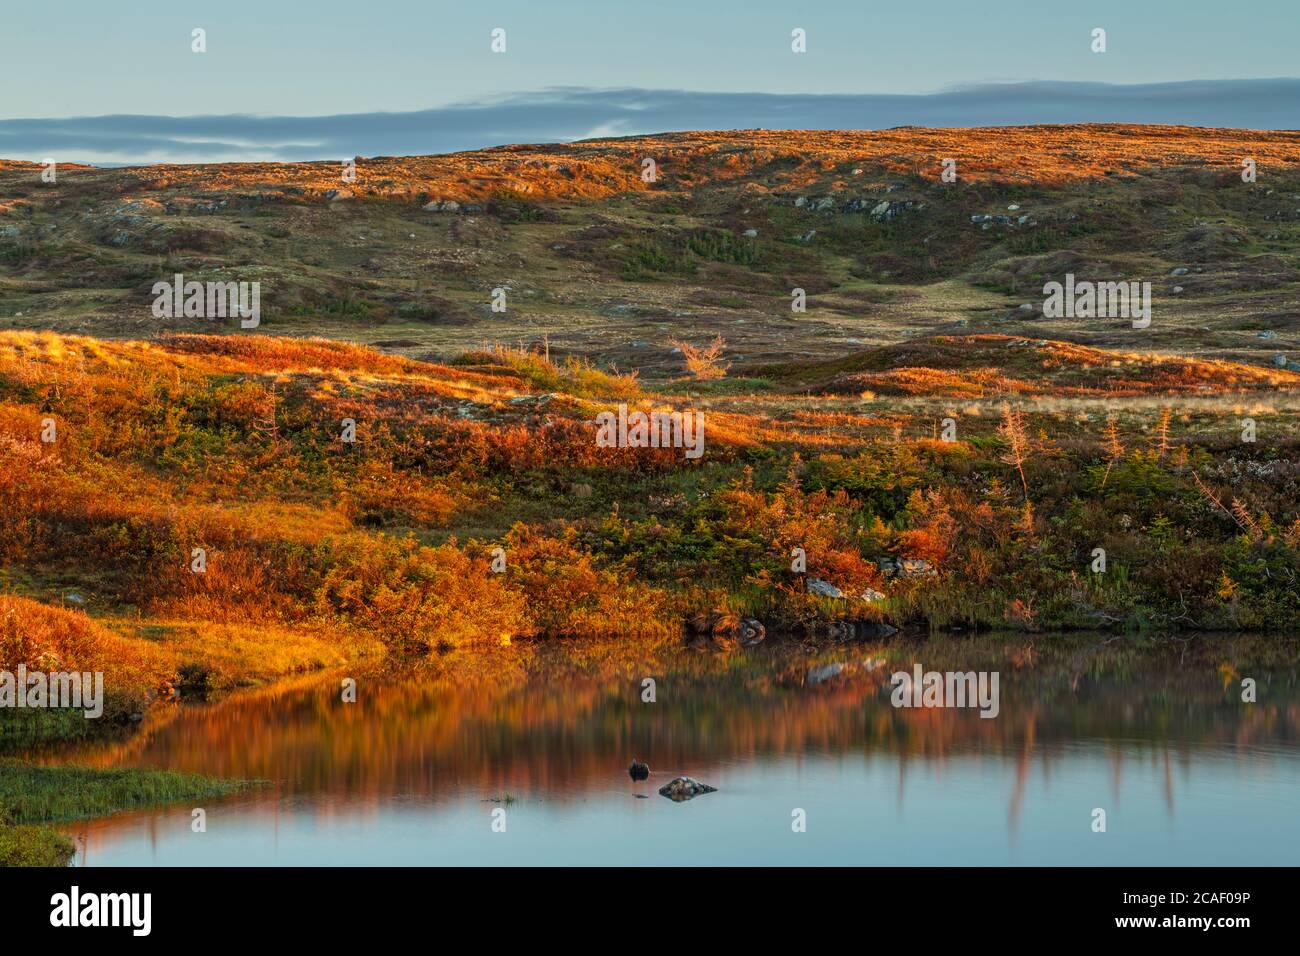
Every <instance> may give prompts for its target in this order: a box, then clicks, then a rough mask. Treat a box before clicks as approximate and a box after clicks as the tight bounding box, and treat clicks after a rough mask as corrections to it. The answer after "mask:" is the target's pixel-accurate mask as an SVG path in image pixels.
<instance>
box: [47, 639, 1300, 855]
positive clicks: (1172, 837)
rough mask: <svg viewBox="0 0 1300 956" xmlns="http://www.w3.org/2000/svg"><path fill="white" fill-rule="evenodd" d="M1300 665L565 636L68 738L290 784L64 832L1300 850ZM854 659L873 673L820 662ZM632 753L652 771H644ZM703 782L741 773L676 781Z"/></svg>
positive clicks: (956, 851) (104, 847)
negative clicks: (694, 786)
mask: <svg viewBox="0 0 1300 956" xmlns="http://www.w3.org/2000/svg"><path fill="white" fill-rule="evenodd" d="M769 644H772V642H769ZM575 658H577V659H581V660H582V663H581V666H579V665H577V664H575V663H573V661H574V660H575ZM1296 660H1297V655H1296V647H1295V643H1294V642H1281V641H1277V640H1276V639H1274V640H1272V641H1269V640H1265V639H1254V640H1247V639H1244V638H1241V639H1237V638H1231V637H1215V638H1198V639H1197V640H1195V641H1191V642H1185V643H1180V642H1172V641H1168V642H1149V643H1146V644H1142V645H1135V644H1133V643H1132V642H1129V641H1127V640H1125V641H1119V642H1116V641H1111V642H1109V643H1107V642H1106V641H1105V640H1104V639H1101V638H1095V637H1094V638H1087V637H1084V638H1071V639H1069V640H1068V641H1067V640H1065V639H1063V638H1054V637H1047V638H1043V637H1039V638H1037V639H1036V643H1026V641H1025V640H1023V639H1022V640H1020V641H1019V642H1018V643H1016V644H1014V645H1008V644H1007V643H1006V642H1005V641H1003V642H1000V643H999V642H997V641H988V642H980V643H976V642H965V643H962V644H957V643H950V644H935V643H930V644H904V645H893V646H887V647H881V646H875V647H870V648H867V647H863V646H850V647H846V648H840V649H838V650H836V651H825V650H823V651H820V652H818V653H816V654H815V656H814V655H813V654H810V653H808V652H805V651H803V650H801V649H799V648H797V647H792V646H784V647H782V646H767V647H761V648H757V649H754V650H752V651H746V652H743V653H742V654H740V655H736V656H731V657H719V656H715V655H711V654H703V655H701V654H695V655H690V654H677V655H670V656H668V657H667V658H660V659H658V660H655V661H653V662H649V663H645V662H642V663H638V664H635V665H633V664H629V663H626V662H610V661H599V662H595V663H593V661H591V660H588V659H583V658H582V657H581V655H575V654H573V653H572V651H571V649H563V650H557V651H554V652H552V651H547V652H543V653H534V654H533V655H532V656H531V657H530V658H529V659H527V660H525V661H515V662H512V664H511V666H510V667H508V668H506V669H505V671H506V675H507V676H502V675H501V674H497V676H494V677H493V678H492V679H490V680H488V679H484V678H483V677H481V676H477V677H473V678H465V677H463V676H461V677H457V676H454V675H452V676H449V675H447V674H435V673H431V672H428V671H416V672H412V673H409V674H406V675H405V676H402V677H389V678H384V679H381V678H378V677H361V678H360V679H359V680H358V700H357V702H356V703H344V702H342V701H341V700H340V696H341V695H340V692H339V687H340V682H339V676H338V675H329V676H322V677H317V678H311V679H303V680H300V681H298V682H297V683H296V684H294V685H292V686H286V687H280V688H276V689H271V690H265V691H255V692H244V693H241V694H236V695H234V696H231V697H229V698H227V699H226V700H224V701H221V702H218V703H212V704H202V705H187V706H185V707H182V708H177V710H176V713H175V714H174V715H172V716H171V718H170V719H168V720H165V721H162V722H160V723H158V724H157V725H155V726H152V727H147V728H146V729H145V730H144V731H143V732H142V733H140V734H139V735H137V736H136V737H134V738H132V739H131V740H129V741H127V742H126V743H118V744H114V745H101V746H98V747H95V748H90V749H85V750H81V751H79V752H76V753H73V754H70V755H64V756H62V757H60V759H70V760H74V761H76V762H81V763H91V764H94V765H97V766H139V767H162V768H170V769H180V770H189V771H196V772H202V773H208V774H213V775H218V776H232V777H243V778H256V779H261V780H266V781H268V783H267V785H266V786H264V787H261V788H259V789H255V790H253V791H249V792H245V793H242V794H239V795H236V796H233V797H228V798H223V799H214V800H209V801H206V802H204V804H203V806H204V809H205V810H206V814H207V830H206V832H202V833H195V832H193V831H192V829H191V810H192V809H193V808H192V807H191V806H189V805H182V806H170V807H164V808H159V809H156V810H150V811H144V812H135V813H128V814H120V815H117V816H113V817H109V818H105V819H101V820H93V821H89V822H78V823H75V824H69V825H67V826H65V827H64V829H65V830H66V832H68V833H69V834H71V835H73V836H74V837H75V838H76V841H77V846H78V853H77V859H76V863H77V864H78V865H83V866H105V865H199V866H213V865H234V864H252V865H276V864H304V865H317V864H319V865H388V864H410V865H438V864H444V865H445V864H451V865H506V864H525V865H547V864H626V865H645V864H651V865H661V864H665V865H700V864H741V865H744V864H794V865H801V864H861V865H872V866H877V865H926V864H957V865H965V864H984V865H987V864H995V865H996V864H1030V865H1033V864H1058V865H1059V864H1069V865H1092V864H1144V865H1152V864H1154V865H1162V864H1186V865H1216V864H1242V865H1295V864H1296V863H1300V812H1297V811H1300V683H1298V682H1297V674H1296ZM916 661H920V662H922V663H923V664H924V665H925V666H926V667H927V668H931V667H932V668H935V669H951V670H967V669H972V668H974V669H992V670H998V671H999V672H1000V677H1001V681H1000V685H999V687H1000V697H1001V700H1000V710H999V713H998V716H997V717H996V718H995V719H982V718H980V717H979V715H978V711H974V710H957V709H952V708H942V709H920V710H908V709H901V708H895V707H893V706H892V705H891V702H890V690H891V687H890V675H891V674H892V673H893V672H895V671H901V670H910V669H911V666H912V663H913V662H916ZM831 662H840V663H844V664H846V665H848V667H847V669H846V670H845V671H844V672H843V673H841V674H839V675H837V676H835V677H832V678H831V679H829V680H823V681H820V682H818V681H816V680H815V676H817V675H815V674H813V675H810V669H812V668H814V667H820V666H823V665H825V664H827V663H831ZM646 676H649V677H653V678H654V679H655V695H654V696H655V700H654V702H645V701H643V700H642V697H643V694H644V691H643V686H644V685H643V683H642V681H643V678H644V677H646ZM1246 678H1249V679H1252V680H1254V681H1255V682H1256V687H1257V701H1256V702H1254V703H1246V702H1243V701H1242V699H1241V697H1242V680H1243V679H1246ZM633 757H638V758H640V759H642V760H644V761H646V762H647V763H648V764H649V765H650V768H651V770H652V774H651V776H650V778H649V780H646V781H640V782H636V781H633V780H631V779H630V778H629V776H628V773H627V765H628V762H629V761H630V760H631V759H632V758H633ZM678 774H687V775H690V776H692V777H695V778H696V779H698V780H700V781H702V782H703V783H707V784H710V785H712V786H714V787H717V788H718V789H717V792H716V793H710V794H705V795H702V796H699V797H696V798H695V799H693V800H690V801H688V802H683V803H674V802H672V801H670V800H668V799H666V798H664V797H661V796H659V794H658V793H657V790H658V788H659V787H660V786H662V785H663V784H665V783H666V782H668V781H669V780H671V779H672V778H673V777H674V776H676V775H678ZM1098 808H1100V809H1104V810H1105V811H1106V830H1105V832H1094V830H1093V821H1094V810H1095V809H1098ZM501 810H504V811H505V813H504V823H505V828H504V832H497V831H496V830H494V829H493V821H494V818H495V819H497V820H498V829H499V828H500V822H499V821H500V818H501V814H500V813H499V812H498V813H496V814H495V816H494V811H501ZM798 810H802V811H804V813H803V817H804V818H805V819H806V830H805V831H804V832H795V828H794V827H793V825H792V824H793V823H794V822H795V820H796V818H797V816H798V814H796V811H798Z"/></svg>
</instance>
